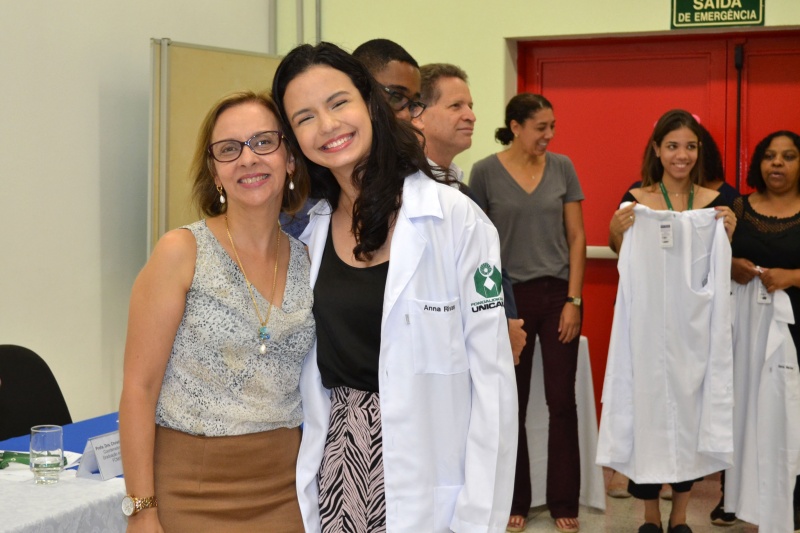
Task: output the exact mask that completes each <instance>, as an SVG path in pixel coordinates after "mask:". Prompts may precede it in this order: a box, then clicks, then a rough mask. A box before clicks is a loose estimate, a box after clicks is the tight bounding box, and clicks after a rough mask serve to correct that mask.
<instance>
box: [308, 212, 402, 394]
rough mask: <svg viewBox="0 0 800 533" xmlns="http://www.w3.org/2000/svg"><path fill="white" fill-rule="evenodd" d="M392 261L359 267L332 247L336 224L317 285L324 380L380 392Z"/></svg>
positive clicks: (319, 355) (319, 357) (319, 362)
mask: <svg viewBox="0 0 800 533" xmlns="http://www.w3.org/2000/svg"><path fill="white" fill-rule="evenodd" d="M388 273H389V262H388V261H386V262H385V263H380V264H377V265H373V266H370V267H366V268H356V267H352V266H350V265H348V264H347V263H345V262H344V261H342V260H341V259H340V258H339V256H338V255H336V250H335V249H334V247H333V238H332V237H331V229H330V227H329V228H328V238H327V240H326V241H325V250H324V251H323V253H322V261H321V263H320V266H319V272H318V273H317V281H316V283H315V285H314V318H315V319H316V322H317V365H318V366H319V372H320V374H321V376H322V384H323V385H324V386H325V387H326V388H328V389H330V388H333V387H342V386H344V387H349V388H351V389H357V390H362V391H369V392H378V357H379V354H380V347H381V317H382V315H383V293H384V290H385V288H386V276H387V274H388Z"/></svg>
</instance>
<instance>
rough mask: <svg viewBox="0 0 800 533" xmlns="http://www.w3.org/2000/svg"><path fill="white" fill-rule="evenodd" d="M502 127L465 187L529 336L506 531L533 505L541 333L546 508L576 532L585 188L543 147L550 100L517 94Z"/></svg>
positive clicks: (562, 159)
mask: <svg viewBox="0 0 800 533" xmlns="http://www.w3.org/2000/svg"><path fill="white" fill-rule="evenodd" d="M505 124H506V125H505V127H503V128H499V129H498V130H497V133H496V135H495V137H496V138H497V140H498V141H500V142H501V143H502V144H503V145H508V149H506V150H504V151H502V152H500V153H497V154H494V155H491V156H489V157H487V158H485V159H483V160H481V161H478V162H477V163H475V166H474V167H473V168H472V174H471V176H470V183H469V185H470V188H471V189H472V191H473V192H474V193H475V196H476V197H477V200H478V203H479V204H480V205H481V207H483V209H484V210H485V211H486V213H487V214H488V215H489V218H490V219H491V220H492V222H494V225H495V226H496V227H497V231H498V232H499V234H500V246H501V255H502V261H503V267H504V268H505V269H507V270H508V273H509V275H510V276H511V279H512V281H513V282H514V298H515V299H516V301H517V307H518V314H519V318H521V319H523V320H524V329H525V330H526V331H527V333H528V339H534V340H533V341H532V342H528V344H527V345H526V346H525V348H524V349H523V351H522V354H521V355H520V362H519V364H518V365H517V366H516V368H515V370H516V377H517V397H518V401H519V443H518V448H517V468H516V478H515V481H514V498H513V501H512V504H511V517H510V519H509V522H508V531H524V529H525V517H526V516H527V514H528V510H529V508H530V505H531V480H530V466H529V459H528V442H527V435H526V433H525V418H526V414H527V403H528V397H529V394H530V381H531V369H532V366H533V349H534V344H535V342H536V341H535V337H538V338H539V342H540V343H541V346H542V366H543V369H544V380H545V397H546V399H547V405H548V406H549V410H550V433H549V442H548V459H547V463H548V464H547V505H548V507H549V508H550V514H551V516H552V517H553V518H554V519H555V522H556V529H557V530H558V531H562V532H575V531H578V527H579V524H578V518H577V517H578V496H579V492H580V455H579V448H578V416H577V409H576V404H575V372H576V369H577V361H578V343H579V337H580V331H581V319H582V308H581V290H582V288H583V272H584V268H585V264H586V236H585V233H584V229H583V214H582V210H581V201H582V200H583V192H582V191H581V187H580V184H579V183H578V176H577V175H576V174H575V168H574V167H573V166H572V162H571V161H570V160H569V158H568V157H566V156H563V155H560V154H554V153H551V152H548V151H547V145H548V143H549V142H550V141H551V140H552V138H553V134H554V130H555V117H554V114H553V106H552V105H551V104H550V102H548V101H547V99H545V98H544V97H543V96H540V95H535V94H530V93H523V94H518V95H517V96H515V97H514V98H512V99H511V101H509V103H508V106H507V107H506V119H505ZM556 469H557V470H556Z"/></svg>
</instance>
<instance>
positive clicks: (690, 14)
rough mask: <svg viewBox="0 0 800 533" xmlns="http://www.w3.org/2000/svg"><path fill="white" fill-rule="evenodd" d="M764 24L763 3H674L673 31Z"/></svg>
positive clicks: (735, 0) (760, 0)
mask: <svg viewBox="0 0 800 533" xmlns="http://www.w3.org/2000/svg"><path fill="white" fill-rule="evenodd" d="M763 25H764V0H672V21H671V22H670V27H671V28H672V29H673V30H674V29H679V28H717V27H721V26H763Z"/></svg>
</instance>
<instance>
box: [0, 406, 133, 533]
mask: <svg viewBox="0 0 800 533" xmlns="http://www.w3.org/2000/svg"><path fill="white" fill-rule="evenodd" d="M116 429H117V413H111V414H108V415H104V416H101V417H97V418H93V419H90V420H84V421H82V422H77V423H75V424H67V425H65V426H64V449H65V450H67V451H71V452H77V453H82V452H83V448H84V446H85V444H86V441H87V440H88V439H89V438H91V437H95V436H98V435H101V434H104V433H108V432H109V431H115V430H116ZM29 443H30V439H29V437H28V436H22V437H15V438H13V439H9V440H6V441H2V442H0V450H15V451H27V449H28V446H29ZM76 472H77V470H76V469H69V470H65V471H63V472H61V475H60V477H59V481H58V483H55V484H53V485H35V484H34V483H33V474H32V473H31V471H30V470H29V469H28V468H27V467H21V465H13V466H10V467H9V468H8V469H7V470H3V471H2V474H0V533H115V532H120V533H122V532H124V531H125V528H126V527H127V520H126V519H125V516H124V515H123V514H122V509H121V503H122V498H123V497H124V496H125V480H124V479H122V478H121V477H119V478H113V479H109V480H107V481H100V480H99V479H87V478H79V477H77V476H76Z"/></svg>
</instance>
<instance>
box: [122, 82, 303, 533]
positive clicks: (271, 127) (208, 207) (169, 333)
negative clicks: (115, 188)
mask: <svg viewBox="0 0 800 533" xmlns="http://www.w3.org/2000/svg"><path fill="white" fill-rule="evenodd" d="M294 168H295V157H294V155H293V154H292V152H291V150H290V149H289V147H288V145H287V143H285V142H284V137H283V134H282V132H281V126H280V121H279V119H278V115H277V110H276V109H275V105H274V104H273V102H272V101H271V100H270V98H269V97H268V96H267V95H265V94H255V93H252V92H242V93H236V94H233V95H230V96H228V97H226V98H223V99H222V100H220V101H219V102H218V103H217V104H216V105H215V106H214V107H213V108H212V109H211V110H210V111H209V113H208V115H207V116H206V118H205V120H204V122H203V125H202V127H201V129H200V134H199V139H198V145H197V148H196V151H195V155H194V160H193V166H192V175H193V176H194V189H193V193H194V199H195V201H196V203H197V206H198V207H199V210H200V211H201V212H202V213H203V215H205V216H206V217H207V218H205V219H203V220H200V221H199V222H195V223H193V224H190V225H188V226H184V227H182V228H180V229H176V230H172V231H170V232H168V233H166V234H165V235H164V236H163V237H162V238H161V239H160V240H159V242H158V244H157V245H156V247H155V249H154V250H153V253H152V255H151V257H150V259H149V261H148V262H147V264H146V265H145V267H144V268H143V269H142V271H141V273H140V274H139V276H138V278H137V279H136V282H135V284H134V287H133V292H132V295H131V304H130V314H129V322H128V339H127V344H126V347H125V369H124V382H123V391H122V399H121V402H120V438H121V447H122V462H123V466H124V470H125V485H126V488H127V493H128V496H126V498H125V499H124V500H123V511H124V512H125V514H126V515H128V516H129V519H128V532H129V533H133V532H139V531H148V532H151V531H156V532H158V531H166V532H168V533H173V532H184V531H185V532H190V533H196V532H198V531H204V532H206V531H220V532H222V531H225V532H252V531H284V532H301V531H303V526H302V521H301V518H300V509H299V506H298V502H297V493H296V489H295V467H296V459H297V453H298V449H299V446H300V429H299V426H300V423H301V422H302V409H301V405H300V391H299V379H300V368H301V364H302V362H303V359H304V358H305V356H306V354H307V353H308V351H309V349H310V348H311V346H312V343H313V342H314V319H313V315H312V312H311V304H312V293H311V290H310V288H309V287H308V276H309V261H308V256H307V254H306V251H305V249H304V247H303V245H302V244H301V243H300V242H299V241H297V240H295V239H293V238H291V237H288V236H287V235H285V234H284V233H283V232H282V231H281V228H280V226H279V224H278V214H279V213H280V212H281V211H282V210H283V211H287V212H290V213H291V212H292V211H293V210H296V209H297V208H298V207H299V206H301V205H302V204H303V202H304V200H305V196H306V192H307V190H308V178H307V177H306V176H296V175H293V171H294Z"/></svg>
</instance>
